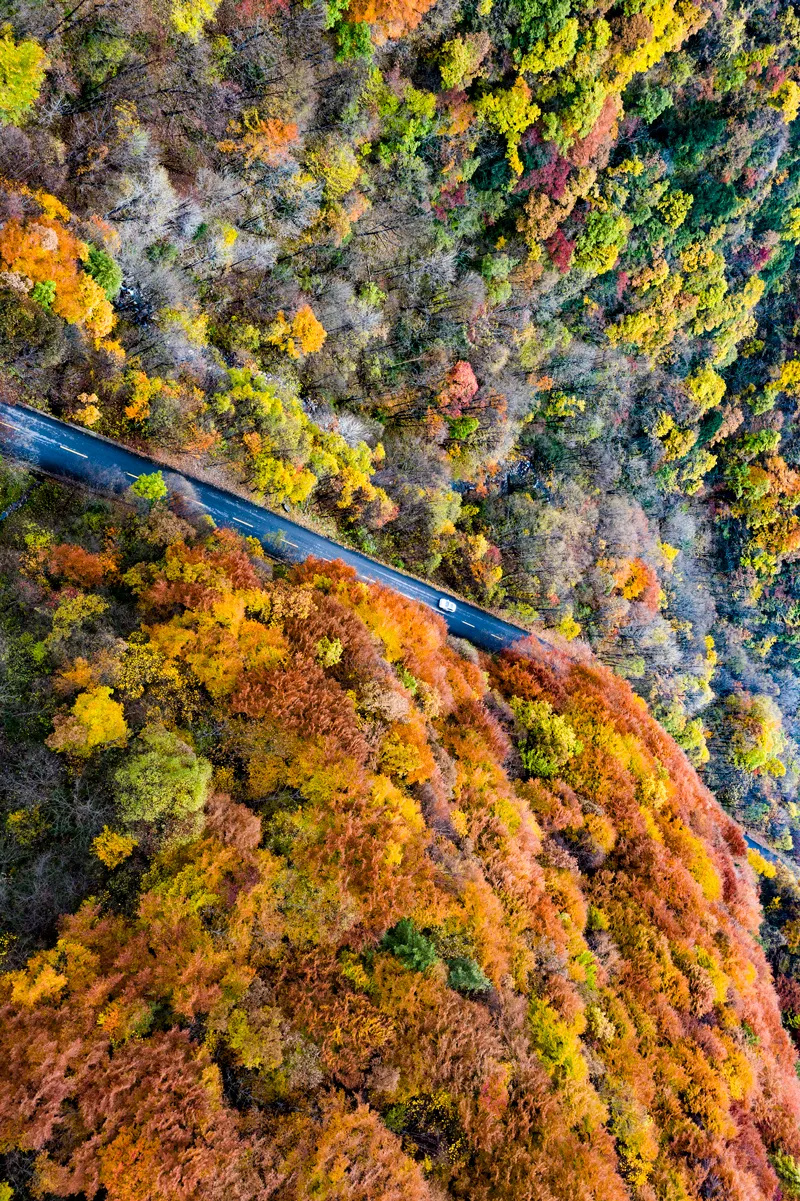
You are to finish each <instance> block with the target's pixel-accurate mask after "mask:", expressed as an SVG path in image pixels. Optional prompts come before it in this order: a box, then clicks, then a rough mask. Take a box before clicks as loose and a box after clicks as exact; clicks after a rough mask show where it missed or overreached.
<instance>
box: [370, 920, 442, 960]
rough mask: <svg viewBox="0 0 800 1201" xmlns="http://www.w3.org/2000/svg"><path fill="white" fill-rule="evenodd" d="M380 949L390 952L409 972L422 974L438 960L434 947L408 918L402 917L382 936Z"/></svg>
mask: <svg viewBox="0 0 800 1201" xmlns="http://www.w3.org/2000/svg"><path fill="white" fill-rule="evenodd" d="M381 949H382V950H384V951H391V952H392V954H393V955H396V956H397V958H398V959H399V960H401V962H402V963H403V964H404V965H405V966H406V967H407V968H410V969H411V971H414V972H424V971H425V969H426V968H429V967H431V966H432V964H434V963H435V962H436V960H437V958H438V956H437V954H436V947H435V946H434V945H433V943H432V942H431V941H430V939H429V938H426V937H425V935H424V934H422V933H420V931H419V930H418V929H417V927H416V925H415V924H414V922H413V921H412V920H411V918H410V917H403V918H401V919H400V921H399V922H398V923H397V925H396V926H393V927H392V929H391V930H388V931H387V932H386V934H384V936H383V941H382V942H381Z"/></svg>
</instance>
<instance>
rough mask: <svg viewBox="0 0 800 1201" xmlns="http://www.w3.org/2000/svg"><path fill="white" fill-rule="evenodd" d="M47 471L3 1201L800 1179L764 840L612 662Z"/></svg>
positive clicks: (30, 511)
mask: <svg viewBox="0 0 800 1201" xmlns="http://www.w3.org/2000/svg"><path fill="white" fill-rule="evenodd" d="M22 483H23V485H24V483H25V481H22ZM27 484H28V492H27V499H26V502H25V504H24V505H22V506H20V507H19V508H18V509H17V510H16V511H15V512H14V513H13V514H12V515H11V516H10V517H9V518H7V520H6V521H5V523H4V525H3V533H2V541H0V567H1V568H2V571H1V574H0V580H1V581H2V592H1V593H0V608H1V612H2V643H1V645H2V664H3V667H4V671H3V687H2V704H3V734H2V738H3V743H2V757H3V762H4V764H6V765H7V771H5V772H4V777H3V780H2V784H0V789H2V799H3V807H4V818H3V837H2V855H3V859H4V863H3V880H4V888H5V890H6V891H5V893H4V895H3V904H2V906H1V907H0V908H2V912H3V914H4V915H5V916H6V934H5V942H4V950H5V954H6V968H7V970H6V972H5V974H3V975H2V976H0V994H1V995H2V1004H3V1009H2V1020H0V1059H2V1062H3V1064H4V1070H3V1072H2V1076H0V1147H2V1150H3V1152H4V1155H3V1159H2V1161H1V1162H2V1171H1V1172H0V1180H2V1179H3V1176H5V1180H6V1182H7V1184H6V1185H2V1184H0V1189H4V1190H5V1191H4V1192H3V1196H5V1197H9V1196H11V1195H12V1192H11V1191H10V1190H13V1197H14V1198H15V1199H16V1201H24V1198H27V1197H45V1198H46V1197H62V1196H63V1197H67V1196H76V1195H77V1196H84V1197H87V1198H95V1197H98V1198H99V1197H107V1198H108V1199H109V1201H133V1199H135V1198H141V1199H144V1198H147V1199H148V1201H161V1199H163V1201H179V1199H183V1198H186V1199H188V1198H199V1197H203V1198H204V1199H209V1198H215V1197H219V1198H225V1199H226V1201H229V1199H231V1198H239V1197H241V1198H256V1197H258V1198H264V1197H275V1198H276V1199H281V1201H283V1199H285V1201H288V1199H289V1198H298V1199H299V1198H308V1199H309V1201H310V1199H311V1198H315V1199H317V1198H338V1199H340V1201H345V1199H347V1201H355V1199H356V1198H358V1199H359V1201H366V1199H367V1198H380V1199H382V1201H383V1199H390V1198H397V1199H398V1201H400V1199H402V1201H407V1199H411V1198H419V1199H420V1201H422V1199H427V1198H430V1199H437V1201H442V1199H443V1198H444V1197H447V1196H450V1197H453V1198H458V1197H462V1198H476V1199H478V1198H486V1199H487V1201H488V1199H489V1198H492V1199H493V1201H496V1199H497V1198H501V1197H514V1198H515V1199H520V1198H531V1201H545V1199H552V1201H556V1199H562V1198H563V1199H565V1201H566V1199H567V1198H570V1199H573V1198H581V1199H585V1201H589V1199H590V1198H596V1199H597V1201H613V1199H615V1198H620V1201H621V1199H623V1198H636V1199H637V1201H655V1199H657V1198H658V1199H660V1198H663V1199H664V1201H676V1199H678V1198H686V1199H687V1201H688V1199H689V1198H692V1199H695V1198H697V1199H699V1198H709V1197H723V1196H724V1197H725V1198H726V1199H730V1201H740V1199H741V1201H756V1199H757V1198H765V1199H766V1198H770V1199H772V1198H774V1197H776V1196H777V1195H778V1194H777V1193H776V1189H777V1188H778V1186H779V1184H780V1187H782V1188H783V1190H784V1195H786V1196H792V1195H795V1191H794V1190H795V1188H796V1183H797V1179H798V1174H799V1173H800V1125H799V1124H798V1120H799V1119H800V1083H798V1080H797V1078H796V1075H795V1062H796V1058H795V1052H794V1049H793V1048H792V1045H791V1042H790V1039H789V1036H788V1034H787V1033H786V1032H785V1031H784V1029H783V1028H782V1025H781V1017H780V1012H779V1007H778V1000H777V998H776V994H775V991H774V988H773V983H772V975H771V972H770V967H769V965H768V963H767V960H766V959H765V956H764V952H763V951H762V949H761V947H760V946H759V944H758V941H757V940H756V937H755V935H756V931H757V928H758V923H759V920H760V910H759V906H758V900H757V894H756V891H755V888H754V880H755V877H754V876H753V874H752V872H751V868H750V866H749V865H748V862H747V858H746V848H745V845H744V842H743V840H742V836H741V833H740V831H739V829H738V827H737V826H736V825H735V824H734V823H733V821H732V820H731V819H730V817H728V816H727V815H726V814H725V813H724V812H723V811H722V809H721V808H720V807H719V805H718V804H717V803H716V802H715V801H714V799H713V798H712V797H711V795H710V794H709V793H708V791H707V790H706V789H705V787H704V786H703V785H702V784H701V782H700V780H699V779H698V777H697V775H696V773H695V771H694V769H693V768H692V767H691V766H690V764H689V763H688V761H687V759H686V758H685V756H684V754H683V753H682V752H681V750H680V749H679V748H678V747H677V745H676V744H675V743H674V741H673V740H672V739H671V738H670V737H669V736H668V735H667V734H666V733H665V732H664V731H663V729H662V728H661V727H660V726H659V725H658V724H657V723H656V722H655V721H654V720H653V719H652V717H651V716H649V714H648V712H647V710H646V707H645V705H644V703H643V702H642V701H641V700H640V699H639V698H637V697H636V696H635V695H634V694H633V692H632V691H631V689H630V687H629V685H628V684H627V683H625V682H624V681H621V680H620V679H619V678H617V677H615V676H613V675H612V673H611V672H610V671H609V670H608V669H607V668H605V667H603V666H601V665H599V664H598V663H597V661H596V660H594V659H593V658H592V657H590V656H589V655H588V654H586V653H583V654H567V653H565V652H564V651H558V650H555V649H553V650H552V651H551V652H548V651H545V650H543V649H542V648H541V647H537V646H533V645H531V646H523V647H522V648H521V649H520V651H519V652H515V653H505V654H504V655H502V656H501V657H498V658H492V659H490V658H488V657H484V656H481V655H479V654H478V653H477V652H476V651H475V650H474V649H473V648H471V647H469V646H468V645H467V644H465V643H461V642H458V641H454V640H451V639H449V638H448V637H447V634H446V630H445V628H444V624H443V622H442V620H441V618H440V617H439V616H437V615H436V614H434V613H432V612H431V611H430V610H427V609H424V608H423V607H421V606H417V605H416V604H414V603H412V602H410V601H407V600H405V599H404V598H402V597H400V596H399V595H397V594H396V593H393V592H391V591H389V590H386V589H383V588H381V587H379V586H369V587H368V586H366V585H364V584H361V583H358V582H356V581H355V580H354V578H353V575H352V572H351V571H350V569H349V568H346V567H345V566H344V565H343V564H341V563H338V564H337V563H318V562H314V561H308V562H307V563H305V564H304V565H302V566H298V567H294V568H292V569H291V570H290V571H288V572H287V571H286V569H283V568H278V567H271V566H270V565H269V563H268V562H267V561H265V560H264V558H263V555H262V553H261V551H260V548H259V547H258V546H257V544H256V543H255V542H254V541H247V540H242V539H240V538H239V537H238V536H236V535H233V534H230V533H226V532H209V530H208V528H207V526H205V528H204V524H203V519H200V521H199V522H198V521H195V522H193V523H192V522H189V521H187V520H186V515H185V513H184V515H183V516H182V515H181V514H180V512H176V511H175V508H174V506H173V509H169V508H167V507H166V506H165V505H164V504H163V503H162V502H157V503H155V504H152V505H150V504H148V503H147V502H144V501H136V499H135V497H131V501H132V503H133V504H134V505H138V509H136V508H134V509H131V508H130V507H128V508H123V507H121V506H119V505H114V506H112V505H111V504H109V503H108V502H105V501H102V500H96V499H94V500H92V499H91V498H89V499H87V498H85V497H81V496H80V495H79V494H76V493H74V492H73V493H70V492H68V491H66V490H64V489H62V488H59V487H58V486H56V485H54V484H51V483H46V484H35V483H34V482H33V481H30V480H28V481H27ZM756 865H757V866H760V867H761V869H762V870H764V867H765V865H763V864H761V865H759V864H758V863H757V862H756ZM766 882H767V883H768V884H769V886H770V887H774V885H775V877H771V878H767V880H766ZM786 903H788V901H787V902H786ZM772 911H773V914H774V913H775V912H776V907H775V906H773V907H772ZM60 912H65V913H66V916H64V917H62V918H61V919H60V921H59V922H58V930H57V931H56V930H55V929H54V926H55V922H56V918H57V916H58V914H59V913H60Z"/></svg>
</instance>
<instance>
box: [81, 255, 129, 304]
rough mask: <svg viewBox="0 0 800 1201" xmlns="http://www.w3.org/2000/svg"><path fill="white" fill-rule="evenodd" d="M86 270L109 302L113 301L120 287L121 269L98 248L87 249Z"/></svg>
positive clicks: (109, 256)
mask: <svg viewBox="0 0 800 1201" xmlns="http://www.w3.org/2000/svg"><path fill="white" fill-rule="evenodd" d="M86 270H87V271H88V273H89V275H91V277H92V279H93V280H95V281H96V282H97V283H98V284H99V285H100V287H101V288H102V289H103V291H104V292H105V294H106V296H107V297H108V299H109V300H114V299H115V297H116V296H118V295H119V290H120V288H121V287H122V268H121V267H120V265H119V263H116V262H115V261H114V259H112V257H111V255H110V254H107V253H106V251H105V250H101V249H100V247H99V246H90V247H89V259H88V262H87V263H86Z"/></svg>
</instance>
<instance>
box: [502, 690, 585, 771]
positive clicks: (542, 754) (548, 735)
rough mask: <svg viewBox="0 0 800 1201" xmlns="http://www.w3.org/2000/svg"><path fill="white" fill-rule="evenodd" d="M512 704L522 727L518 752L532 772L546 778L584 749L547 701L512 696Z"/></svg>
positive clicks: (564, 719) (572, 731)
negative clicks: (524, 699)
mask: <svg viewBox="0 0 800 1201" xmlns="http://www.w3.org/2000/svg"><path fill="white" fill-rule="evenodd" d="M510 704H511V708H512V710H513V712H514V716H515V717H516V719H517V722H518V723H519V725H520V726H521V728H522V730H523V731H524V734H523V741H522V743H521V746H520V755H521V756H522V762H523V765H524V767H525V770H526V771H527V772H528V773H529V774H530V775H532V776H542V777H543V778H545V779H548V778H549V777H551V776H555V775H557V774H558V772H559V770H560V769H561V768H562V767H564V765H565V764H567V763H568V762H569V760H570V759H571V758H572V757H573V756H574V755H578V754H580V752H581V751H582V750H583V744H582V743H581V741H580V739H579V738H578V736H577V734H576V733H575V731H574V730H573V728H572V726H571V725H570V724H569V722H568V721H567V719H566V718H565V717H562V716H561V714H559V713H556V712H554V710H553V707H552V705H551V704H550V703H549V701H546V700H538V701H523V700H520V698H519V697H517V696H514V697H512V698H511V702H510Z"/></svg>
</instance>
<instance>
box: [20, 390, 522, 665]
mask: <svg viewBox="0 0 800 1201" xmlns="http://www.w3.org/2000/svg"><path fill="white" fill-rule="evenodd" d="M3 450H5V451H6V452H7V453H10V454H12V455H13V456H14V457H16V458H19V459H23V460H25V461H26V462H29V463H31V464H32V465H33V466H35V467H39V468H40V469H41V470H42V471H45V472H48V473H51V474H54V475H66V476H70V477H72V478H73V479H77V480H80V481H81V482H82V483H84V484H87V485H88V486H89V487H94V488H97V489H98V490H103V491H105V490H108V489H111V490H120V489H121V488H123V487H127V486H129V485H130V484H131V483H133V481H134V480H136V479H137V478H138V477H139V476H140V475H142V474H146V473H149V472H152V471H163V472H165V473H166V475H167V477H170V476H171V477H173V480H174V479H175V477H177V478H178V479H182V480H183V481H184V482H185V483H186V484H188V485H189V486H190V487H191V490H192V494H193V499H194V500H195V502H196V504H197V505H198V506H199V507H200V508H202V509H204V510H205V511H206V512H207V513H209V514H210V515H211V517H213V519H214V521H215V522H216V523H217V525H221V526H228V527H229V528H230V529H234V530H238V531H239V533H241V534H249V535H253V536H255V537H256V538H258V539H260V540H261V541H263V542H264V543H265V544H266V546H267V549H268V550H269V553H270V554H272V555H274V556H275V557H279V558H282V559H286V560H288V561H290V562H291V561H294V562H298V561H300V560H303V559H305V558H307V557H308V556H309V555H313V556H314V557H315V558H317V559H324V560H327V561H330V560H332V559H342V560H343V561H344V562H345V563H349V564H350V565H351V566H352V567H354V568H355V570H356V572H357V574H358V578H359V579H361V580H364V581H365V582H367V583H379V584H384V585H386V586H387V587H389V588H393V589H394V590H395V591H396V592H400V593H402V595H403V596H407V597H410V599H411V600H415V601H419V602H421V603H422V604H424V605H428V607H429V608H431V609H435V610H436V612H437V613H438V614H439V615H440V617H443V618H444V620H445V621H446V623H447V627H448V629H449V631H450V633H451V634H455V635H457V636H458V637H459V638H465V639H467V640H468V641H470V642H472V643H474V645H475V646H479V647H482V648H483V649H484V650H489V651H498V650H501V649H502V648H503V647H508V646H512V645H513V644H514V643H515V642H518V641H519V640H520V639H522V638H526V637H531V635H530V633H529V631H527V630H523V629H520V627H519V626H515V625H512V624H511V623H510V622H507V621H502V620H501V619H500V618H499V617H495V616H494V615H493V614H492V613H487V612H486V611H485V610H484V609H480V608H478V606H477V605H470V604H467V603H466V602H465V601H461V600H458V599H456V598H455V597H448V594H447V593H444V592H442V591H441V590H440V589H438V588H434V587H433V586H432V585H431V584H426V583H423V582H422V581H421V580H417V579H414V578H413V577H412V576H408V575H406V574H405V573H404V572H402V571H397V570H396V569H395V568H393V567H387V566H386V565H385V564H383V563H378V562H376V561H375V560H374V559H370V558H369V557H368V556H367V555H362V554H360V553H359V552H358V551H355V550H350V548H349V547H346V546H341V545H340V544H339V543H338V542H334V541H333V540H332V539H330V538H325V537H323V536H322V535H321V534H315V533H314V532H313V531H311V530H308V529H306V528H305V526H302V525H298V524H297V523H296V522H294V521H290V520H289V518H288V517H283V516H280V515H279V514H277V513H273V512H271V510H269V509H264V508H262V507H261V506H260V505H257V504H255V503H254V502H252V501H248V500H243V499H242V498H241V497H239V496H236V495H235V494H234V493H232V492H226V491H225V490H224V489H222V488H217V487H216V486H215V485H213V484H207V483H204V482H203V481H202V480H200V479H198V478H197V477H195V476H190V475H186V474H185V473H183V472H180V471H175V470H173V469H172V468H171V467H166V466H165V465H164V464H163V463H158V462H157V461H155V460H153V459H148V458H145V457H144V456H143V455H139V454H135V453H134V452H133V451H130V450H127V449H126V448H125V447H123V446H119V445H118V444H117V443H115V442H110V441H108V440H107V439H105V438H101V437H98V436H97V435H96V434H92V433H90V432H89V431H87V430H83V429H78V428H77V427H76V426H73V425H68V424H66V423H65V422H63V421H58V420H56V419H55V418H53V417H47V416H45V414H43V413H39V412H37V411H36V410H34V409H28V408H22V407H20V406H18V405H9V404H4V403H2V402H0V452H2V451H3ZM169 482H170V480H169V478H168V479H167V483H169ZM442 597H447V599H449V600H451V601H453V602H454V603H455V605H456V610H455V612H454V613H448V612H444V611H443V610H442V609H440V607H439V600H440V599H441V598H442ZM532 636H533V637H534V638H537V640H538V636H537V635H532Z"/></svg>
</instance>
